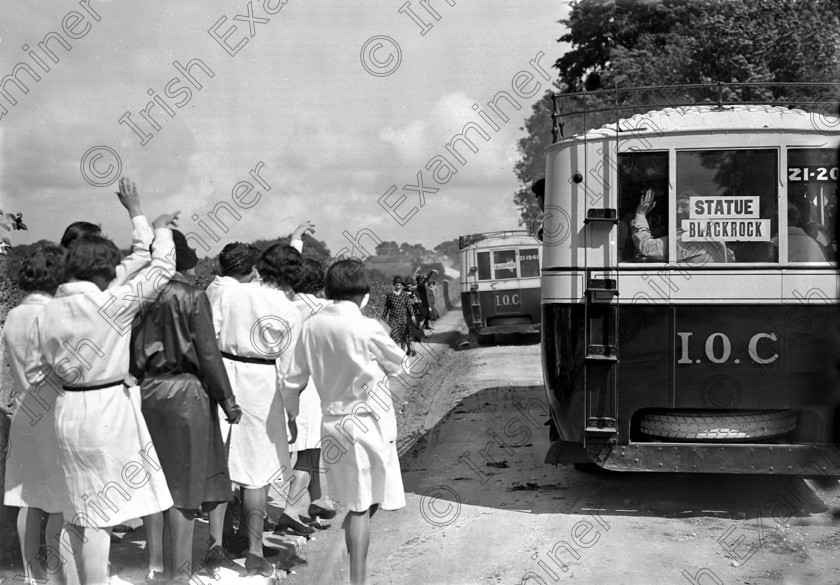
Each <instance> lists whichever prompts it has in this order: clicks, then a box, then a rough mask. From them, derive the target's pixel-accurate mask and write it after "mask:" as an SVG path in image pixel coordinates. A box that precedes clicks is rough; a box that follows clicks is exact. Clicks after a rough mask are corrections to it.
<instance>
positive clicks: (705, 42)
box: [514, 0, 840, 224]
mask: <svg viewBox="0 0 840 585" xmlns="http://www.w3.org/2000/svg"><path fill="white" fill-rule="evenodd" d="M561 23H562V24H564V25H565V26H566V27H567V29H568V31H567V32H566V33H565V34H564V35H563V36H561V37H560V39H559V41H560V42H568V43H570V44H571V45H572V49H571V50H570V51H568V52H567V53H565V54H564V55H562V56H561V57H560V58H559V59H558V60H557V61H556V63H555V67H556V68H557V70H558V72H559V75H558V79H557V81H556V82H555V89H556V90H557V91H559V92H561V93H580V92H584V91H595V90H603V89H613V88H630V87H641V86H657V85H676V84H698V83H712V82H717V81H721V82H725V83H748V82H750V83H768V82H778V83H792V82H823V81H828V82H835V81H836V80H837V79H840V3H838V2H836V0H765V1H763V2H752V1H751V0H727V1H726V2H721V1H720V0H695V1H692V2H688V1H686V0H647V1H645V0H580V1H578V2H575V3H574V4H572V9H571V12H570V14H569V18H568V19H566V20H563V21H561ZM580 95H581V98H580V99H574V100H568V102H572V104H571V107H573V108H578V107H579V106H580V104H582V103H583V101H584V100H585V101H586V102H587V108H588V109H590V110H591V109H594V107H595V106H598V105H607V104H610V103H611V100H612V97H609V98H605V99H600V100H599V99H595V98H592V97H583V96H584V94H582V93H580ZM710 97H711V96H710V95H709V94H708V92H700V91H695V90H691V91H688V90H682V91H680V92H678V94H671V95H663V92H648V93H639V94H636V95H632V94H630V95H628V96H627V97H626V98H624V99H625V100H627V101H632V102H635V103H649V104H661V106H662V107H665V106H667V105H668V104H669V103H673V102H675V101H680V102H683V103H685V102H686V101H700V100H708V99H709V98H710ZM724 98H725V99H727V100H732V101H753V100H755V101H761V100H768V99H773V100H790V102H791V103H794V102H795V101H797V100H799V101H801V100H810V101H820V100H824V99H825V92H824V90H819V89H814V88H801V87H800V88H791V87H788V88H770V87H764V88H758V89H756V88H741V89H739V90H737V91H730V92H729V93H727V94H726V95H725V96H724ZM651 100H653V101H651ZM565 103H567V102H566V101H564V104H565ZM619 104H620V105H623V104H622V102H621V101H620V102H619ZM648 109H653V108H648ZM625 113H626V112H625ZM550 114H551V99H550V92H549V93H546V94H545V96H544V97H543V99H542V100H540V101H539V102H537V103H536V104H534V106H533V110H532V113H531V117H530V118H529V119H528V120H527V121H526V123H525V127H524V128H523V130H525V131H526V132H527V136H525V137H524V138H522V139H521V140H520V141H519V151H520V155H521V158H520V160H519V162H518V163H517V164H516V168H515V172H516V175H517V177H518V178H519V180H520V182H521V183H522V186H521V188H520V189H519V190H518V191H517V193H516V194H515V195H514V202H515V203H516V205H517V207H518V208H519V212H520V223H523V224H525V223H528V222H529V221H530V219H531V218H533V217H534V216H535V214H536V207H537V206H536V202H535V201H534V198H533V195H532V194H531V193H530V185H531V183H532V182H533V181H534V180H536V179H538V178H540V177H542V176H543V175H544V168H545V157H544V154H543V152H544V149H545V147H546V146H548V145H549V144H550V143H551V119H550ZM611 118H612V115H611V113H610V112H605V113H603V114H601V115H592V116H588V118H587V120H586V128H593V127H597V126H601V125H603V124H604V123H606V122H607V120H608V119H611ZM612 121H614V120H612ZM564 130H565V132H564V133H565V135H566V136H569V135H571V134H575V133H578V132H581V131H583V130H584V125H583V122H582V120H581V118H580V117H574V118H571V119H570V121H569V123H568V124H567V127H566V128H565V129H564Z"/></svg>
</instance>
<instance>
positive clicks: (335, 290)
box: [324, 258, 370, 301]
mask: <svg viewBox="0 0 840 585" xmlns="http://www.w3.org/2000/svg"><path fill="white" fill-rule="evenodd" d="M369 292H370V283H368V278H367V272H366V271H365V265H364V264H363V263H362V261H361V260H359V259H357V258H350V259H349V260H339V261H338V262H336V263H335V264H333V265H332V266H330V269H329V270H327V282H326V284H325V285H324V293H325V296H326V297H327V298H328V299H329V300H331V301H349V300H350V299H352V298H353V297H358V296H363V295H366V294H368V293H369Z"/></svg>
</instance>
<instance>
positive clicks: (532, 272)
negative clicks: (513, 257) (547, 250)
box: [519, 248, 540, 278]
mask: <svg viewBox="0 0 840 585" xmlns="http://www.w3.org/2000/svg"><path fill="white" fill-rule="evenodd" d="M519 275H520V277H521V278H530V277H534V276H539V275H540V255H539V252H538V251H537V249H536V248H522V249H521V250H519Z"/></svg>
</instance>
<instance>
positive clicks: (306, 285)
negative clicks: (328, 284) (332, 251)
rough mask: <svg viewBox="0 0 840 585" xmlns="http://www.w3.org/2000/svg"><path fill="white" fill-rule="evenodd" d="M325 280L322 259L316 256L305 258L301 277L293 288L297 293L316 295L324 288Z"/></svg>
mask: <svg viewBox="0 0 840 585" xmlns="http://www.w3.org/2000/svg"><path fill="white" fill-rule="evenodd" d="M325 280H326V274H325V271H324V265H323V264H322V263H321V261H320V260H316V259H315V258H304V259H303V267H302V269H301V271H300V279H299V280H298V282H297V283H295V285H294V287H293V288H294V291H295V292H296V293H305V294H310V295H314V294H317V293H319V292H321V291H322V290H323V289H324V282H325Z"/></svg>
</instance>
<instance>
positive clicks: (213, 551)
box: [204, 544, 231, 571]
mask: <svg viewBox="0 0 840 585" xmlns="http://www.w3.org/2000/svg"><path fill="white" fill-rule="evenodd" d="M230 562H231V560H230V558H229V557H228V556H227V555H226V554H225V551H224V549H222V547H220V546H219V545H218V544H214V545H213V546H211V547H210V548H209V549H208V550H207V554H205V555H204V566H205V567H207V568H208V569H210V570H211V571H215V570H216V569H218V568H220V567H221V566H222V565H227V564H230Z"/></svg>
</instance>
